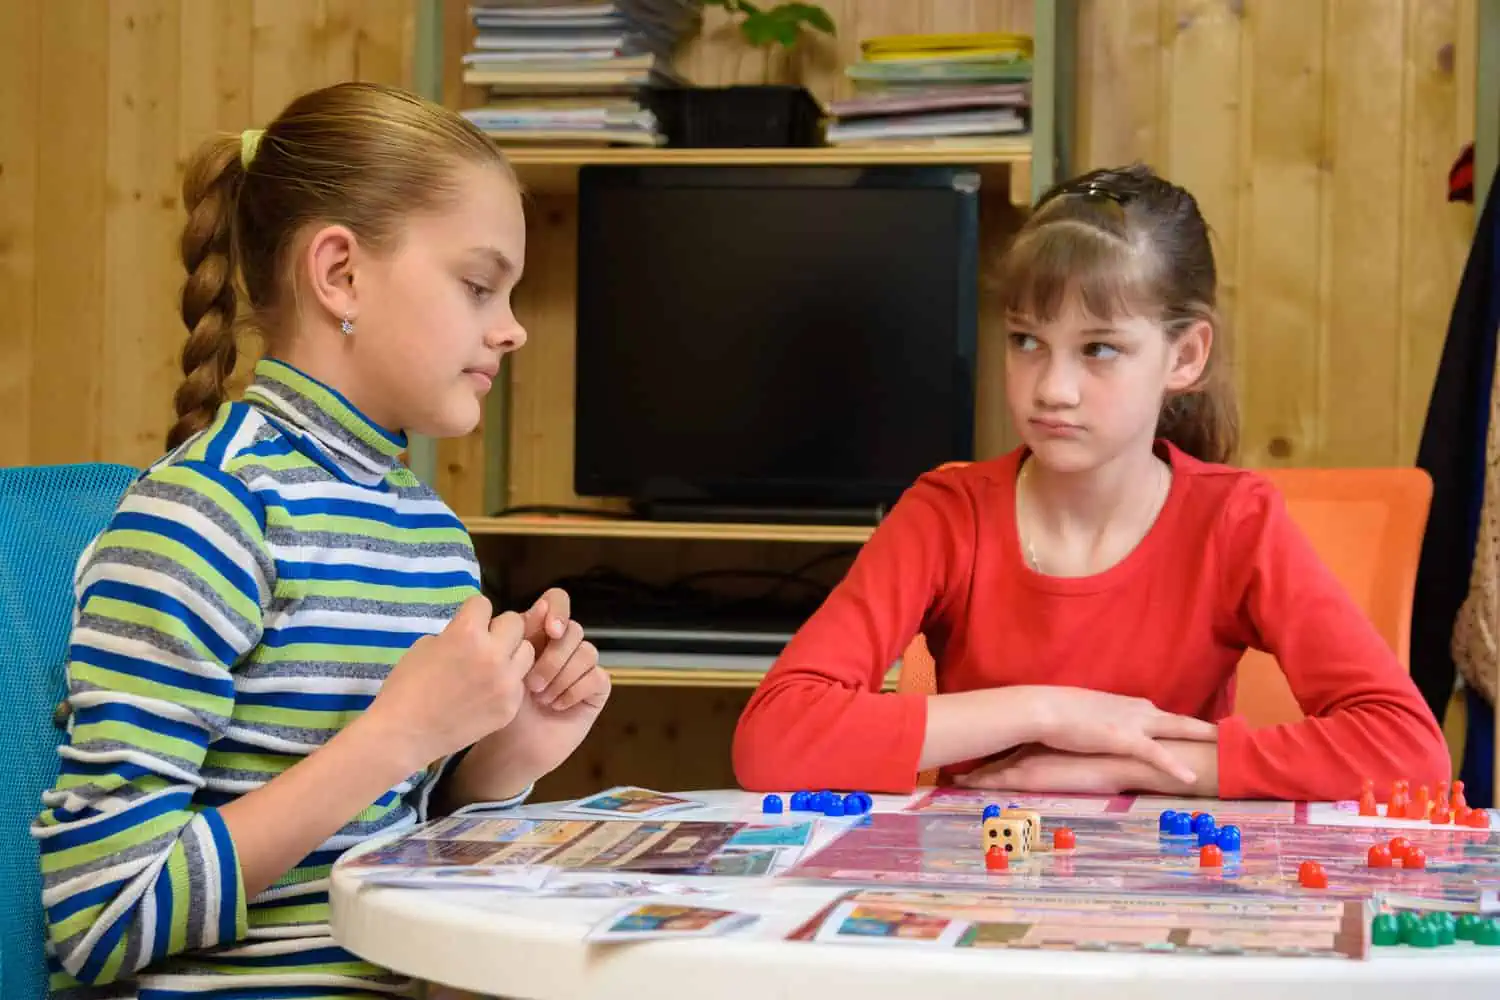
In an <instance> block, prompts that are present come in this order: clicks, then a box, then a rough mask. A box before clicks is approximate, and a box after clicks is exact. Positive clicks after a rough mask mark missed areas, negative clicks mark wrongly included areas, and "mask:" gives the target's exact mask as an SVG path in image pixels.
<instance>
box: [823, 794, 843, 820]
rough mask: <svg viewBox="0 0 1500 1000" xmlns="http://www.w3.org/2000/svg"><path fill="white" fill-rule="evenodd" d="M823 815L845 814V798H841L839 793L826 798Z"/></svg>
mask: <svg viewBox="0 0 1500 1000" xmlns="http://www.w3.org/2000/svg"><path fill="white" fill-rule="evenodd" d="M823 815H824V816H842V815H844V802H843V800H842V799H840V798H839V797H838V796H837V795H830V796H828V798H827V800H825V801H824V803H823Z"/></svg>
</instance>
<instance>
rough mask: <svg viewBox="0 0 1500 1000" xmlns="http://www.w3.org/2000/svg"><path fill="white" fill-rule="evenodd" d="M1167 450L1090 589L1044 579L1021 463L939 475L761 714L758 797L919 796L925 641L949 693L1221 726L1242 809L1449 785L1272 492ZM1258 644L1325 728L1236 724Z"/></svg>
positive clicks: (785, 661)
mask: <svg viewBox="0 0 1500 1000" xmlns="http://www.w3.org/2000/svg"><path fill="white" fill-rule="evenodd" d="M1164 447H1165V452H1164V454H1165V455H1166V457H1167V458H1168V459H1169V460H1170V462H1171V464H1172V469H1173V472H1174V476H1173V482H1172V487H1171V490H1170V492H1169V494H1168V497H1167V500H1166V503H1165V505H1164V506H1163V508H1162V510H1161V513H1160V514H1159V515H1158V517H1157V520H1156V523H1155V524H1154V525H1153V526H1152V528H1151V530H1150V531H1149V532H1148V533H1147V535H1146V537H1145V538H1144V539H1143V540H1142V541H1141V543H1140V544H1139V545H1138V546H1137V547H1136V548H1135V550H1134V551H1132V552H1131V553H1130V554H1129V555H1128V556H1126V557H1125V558H1124V559H1123V560H1121V561H1120V562H1119V563H1117V564H1116V565H1114V566H1113V567H1111V568H1109V569H1107V570H1105V571H1104V572H1102V573H1098V574H1096V575H1093V576H1088V577H1081V578H1061V577H1048V576H1043V575H1041V574H1038V573H1036V572H1034V571H1033V570H1032V569H1031V568H1030V567H1029V566H1028V565H1027V564H1026V563H1025V561H1024V560H1023V558H1022V556H1021V551H1020V544H1019V542H1018V540H1017V533H1016V519H1015V478H1016V472H1017V469H1018V461H1019V458H1020V452H1019V451H1016V452H1012V453H1010V454H1007V455H1004V456H1001V457H999V458H996V459H993V460H990V461H985V462H977V463H973V464H970V465H966V466H958V467H951V468H947V469H941V470H938V471H935V472H931V473H928V474H927V475H925V476H923V477H921V478H920V479H919V480H918V481H917V482H916V483H914V484H913V485H912V487H911V488H910V489H909V490H908V491H907V492H906V494H905V495H904V496H903V497H902V498H901V500H900V502H899V503H897V504H896V505H895V506H894V507H893V508H892V510H891V512H890V514H889V516H888V517H887V518H886V520H885V521H884V522H883V523H882V524H881V525H880V527H879V528H878V529H877V530H876V531H875V532H874V534H873V536H872V537H871V538H870V540H869V541H868V542H867V543H866V544H865V546H864V547H863V548H862V549H861V551H860V553H859V555H858V557H857V558H856V559H855V562H854V565H853V566H852V567H851V569H850V571H849V573H848V574H847V575H846V577H845V578H844V579H843V580H842V581H841V582H840V583H839V584H838V586H837V587H836V588H835V589H834V591H833V592H832V594H830V596H829V597H828V599H827V600H826V601H825V602H824V604H823V605H822V607H820V608H819V610H818V611H817V612H816V613H815V614H814V615H813V616H812V617H811V618H810V619H809V620H808V621H807V623H806V624H805V625H804V626H803V627H802V628H801V629H800V630H799V631H798V633H797V634H796V636H795V637H794V638H793V639H792V641H791V642H790V643H789V644H788V645H787V647H786V649H785V650H784V651H783V653H782V655H781V656H780V657H779V659H778V660H777V662H776V664H775V665H774V666H773V667H772V669H771V671H770V673H769V674H767V676H766V678H765V680H764V681H763V682H762V683H761V685H760V686H759V688H758V689H757V691H756V692H755V694H754V696H753V697H752V698H751V700H750V703H749V704H748V705H747V706H746V709H745V712H744V714H743V715H742V716H741V718H740V721H739V725H738V727H737V730H736V732H735V740H734V766H735V771H736V775H737V777H738V779H739V781H740V783H741V784H742V785H743V786H744V787H746V788H748V789H755V790H768V789H795V788H856V789H864V790H868V791H893V792H899V791H907V790H910V789H911V788H912V787H913V786H914V784H915V782H916V776H917V764H918V759H919V756H920V753H921V748H922V743H923V739H924V736H925V729H926V721H927V702H926V698H925V696H923V695H918V694H897V693H882V692H881V690H880V689H881V684H882V681H883V679H884V675H885V674H886V672H887V670H888V669H889V666H890V664H892V663H894V662H895V661H896V659H897V658H898V657H899V656H900V655H901V653H902V651H903V650H904V649H905V648H906V646H907V644H908V643H909V642H910V640H911V639H912V637H913V636H915V635H916V634H917V633H919V632H920V633H922V634H924V635H925V636H926V638H927V642H928V646H929V648H930V649H931V651H932V654H933V656H934V658H935V660H936V663H937V677H938V690H939V691H941V692H945V693H946V692H957V691H972V690H975V689H980V688H992V687H1003V686H1006V685H1019V684H1049V685H1066V686H1075V687H1086V688H1092V689H1095V690H1099V691H1109V692H1114V693H1117V694H1122V695H1133V696H1138V697H1144V698H1149V699H1150V700H1151V701H1153V702H1155V703H1156V704H1157V705H1158V706H1159V707H1160V708H1162V709H1164V710H1167V711H1171V712H1176V713H1179V714H1183V715H1192V716H1196V717H1198V718H1202V719H1207V720H1210V721H1214V722H1217V723H1218V726H1219V734H1218V764H1219V794H1220V796H1221V797H1223V798H1273V799H1306V800H1331V799H1340V798H1354V797H1357V796H1358V794H1359V790H1360V784H1361V782H1362V780H1363V779H1364V778H1366V777H1370V778H1373V779H1375V780H1376V781H1377V782H1383V783H1384V786H1385V787H1388V786H1389V782H1390V781H1391V780H1393V779H1394V778H1397V777H1404V778H1407V779H1409V780H1410V781H1411V785H1412V787H1413V788H1415V787H1416V786H1417V785H1418V784H1420V783H1428V784H1433V785H1435V784H1436V783H1437V782H1438V781H1440V780H1444V779H1446V778H1447V777H1448V774H1449V771H1450V761H1449V756H1448V751H1447V748H1446V745H1445V743H1444V740H1443V735H1442V731H1441V729H1440V728H1439V726H1438V723H1437V720H1436V719H1435V718H1433V715H1432V712H1431V711H1430V710H1429V709H1428V707H1427V704H1426V702H1425V701H1423V700H1422V698H1421V696H1420V694H1419V693H1418V691H1417V689H1416V686H1415V685H1414V684H1413V683H1412V681H1411V679H1410V677H1409V676H1408V675H1407V673H1406V672H1405V671H1404V670H1403V669H1402V668H1401V665H1400V663H1399V661H1398V660H1397V659H1396V657H1395V655H1394V653H1393V652H1392V651H1391V649H1390V647H1389V646H1388V645H1387V644H1386V643H1385V641H1384V640H1383V639H1382V638H1381V636H1380V634H1379V633H1378V632H1377V631H1376V630H1375V628H1374V626H1373V625H1372V624H1371V623H1370V622H1369V620H1368V619H1367V618H1366V616H1365V615H1364V613H1363V612H1362V611H1361V610H1360V609H1359V607H1358V605H1356V604H1355V603H1354V602H1353V600H1352V599H1351V598H1350V597H1349V596H1348V595H1347V593H1346V592H1345V591H1344V589H1343V588H1342V586H1341V585H1340V584H1339V582H1338V581H1337V579H1336V578H1335V577H1334V576H1333V575H1332V573H1331V572H1330V571H1329V570H1328V569H1327V568H1326V567H1325V566H1324V565H1323V563H1322V561H1321V560H1320V559H1319V558H1318V556H1317V554H1316V553H1315V552H1314V550H1313V549H1312V547H1311V545H1310V544H1309V542H1308V541H1307V539H1306V538H1305V537H1304V536H1303V534H1302V533H1301V531H1300V530H1299V529H1298V528H1297V526H1296V525H1295V524H1294V523H1293V522H1292V520H1291V519H1290V517H1289V515H1288V514H1287V512H1286V509H1285V506H1284V504H1283V502H1282V500H1281V497H1280V495H1279V494H1278V493H1277V492H1276V490H1275V488H1274V487H1273V486H1272V485H1271V484H1270V483H1269V482H1268V481H1267V480H1266V479H1265V478H1264V477H1262V476H1259V475H1257V474H1255V473H1253V472H1249V471H1246V470H1243V469H1235V468H1230V467H1228V466H1222V465H1213V464H1209V463H1204V462H1200V461H1198V460H1196V459H1194V458H1192V457H1190V456H1188V455H1187V454H1185V453H1183V452H1181V451H1180V450H1178V449H1176V448H1174V447H1172V446H1170V445H1165V446H1164ZM1247 647H1254V648H1258V649H1263V650H1266V651H1267V652H1270V653H1271V654H1273V655H1274V656H1275V657H1276V659H1277V661H1278V662H1279V663H1280V665H1281V668H1282V670H1283V671H1284V672H1285V674H1286V677H1287V681H1288V683H1289V686H1290V688H1291V691H1292V693H1293V694H1294V695H1295V696H1296V699H1297V701H1298V703H1299V704H1300V705H1301V707H1302V711H1303V712H1304V714H1305V716H1306V718H1304V719H1302V720H1300V721H1298V722H1295V723H1288V724H1285V725H1275V726H1267V727H1263V728H1259V729H1251V728H1250V727H1249V726H1248V725H1247V724H1246V723H1245V721H1244V720H1243V719H1242V718H1239V717H1236V716H1233V715H1231V714H1230V712H1231V708H1232V704H1231V703H1232V695H1231V690H1232V680H1233V675H1234V670H1235V667H1236V665H1237V663H1238V662H1239V659H1240V656H1241V654H1242V652H1243V651H1244V650H1245V649H1246V648H1247Z"/></svg>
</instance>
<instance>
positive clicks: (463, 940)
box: [331, 791, 1500, 1000]
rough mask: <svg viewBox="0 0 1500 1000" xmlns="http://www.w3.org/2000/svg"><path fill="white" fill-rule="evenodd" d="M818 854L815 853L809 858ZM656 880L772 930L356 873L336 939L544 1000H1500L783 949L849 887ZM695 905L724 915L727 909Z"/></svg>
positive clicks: (1491, 977)
mask: <svg viewBox="0 0 1500 1000" xmlns="http://www.w3.org/2000/svg"><path fill="white" fill-rule="evenodd" d="M683 794H685V795H691V796H692V797H694V798H699V799H704V800H706V801H707V802H708V805H707V806H706V807H704V808H701V809H695V810H692V811H690V812H680V813H674V814H672V816H671V818H673V819H704V820H726V819H741V820H751V819H753V818H754V817H757V816H759V815H760V809H759V803H760V796H758V795H750V794H747V793H742V792H696V791H695V792H685V793H683ZM910 801H911V799H910V798H908V797H906V796H876V797H875V809H876V811H880V812H884V811H897V810H899V809H901V808H902V807H904V806H905V805H907V804H908V803H909V802H910ZM555 809H556V805H555V804H554V805H553V806H552V807H551V808H550V809H549V808H548V807H547V806H545V805H532V806H526V807H522V808H521V809H518V810H515V814H517V815H528V814H530V815H538V814H543V813H545V814H547V815H555ZM371 846H374V845H371ZM817 846H819V845H818V843H817V842H816V841H815V842H814V844H813V845H811V847H810V848H809V849H810V850H811V849H815V848H816V847H817ZM362 849H368V848H362ZM356 853H358V852H356ZM559 877H562V878H568V879H573V878H583V877H596V876H584V875H581V874H573V873H569V874H566V875H562V876H559ZM632 877H636V876H634V875H633V874H632ZM659 877H660V878H663V879H667V880H670V881H673V882H677V883H682V882H684V881H691V882H692V883H693V884H694V885H701V886H708V887H713V888H720V887H722V888H723V889H725V890H730V889H732V890H733V893H734V895H733V902H732V904H727V905H730V907H731V908H734V909H753V910H755V911H757V912H758V913H760V915H761V920H760V921H759V923H758V924H757V925H756V932H755V934H754V936H738V935H735V936H727V937H711V938H700V939H696V940H674V941H639V942H628V943H624V944H599V943H593V942H588V941H585V940H584V935H585V934H586V932H587V931H588V929H589V928H590V927H591V926H592V925H594V924H595V923H596V922H598V921H600V920H602V919H603V918H604V917H606V916H607V915H608V914H610V913H611V912H613V911H615V910H617V909H619V908H620V907H621V906H622V905H623V904H624V903H627V902H629V900H620V899H577V898H533V897H526V896H515V895H509V894H502V893H486V892H483V891H482V890H477V889H469V890H433V889H396V888H382V887H374V886H369V885H362V884H361V883H360V881H359V877H358V875H356V874H355V873H353V872H351V871H349V870H347V869H345V868H343V867H336V868H335V869H334V872H333V876H332V888H331V894H332V908H333V934H334V937H335V939H336V940H337V941H338V942H339V944H340V945H342V946H343V947H344V948H346V949H348V950H349V951H351V952H353V953H354V954H356V955H358V956H360V957H362V958H364V959H365V960H367V961H370V962H374V963H376V964H378V965H380V966H382V967H384V968H388V969H391V970H393V971H395V972H398V973H401V974H403V975H408V976H413V977H415V978H417V979H421V980H424V981H426V982H429V983H433V984H441V985H444V986H449V987H454V988H457V989H461V990H467V991H471V992H474V993H478V994H481V995H487V996H501V997H516V998H534V1000H574V998H579V1000H581V998H585V997H587V998H589V1000H675V998H679V997H680V998H683V1000H688V998H691V1000H714V998H725V1000H769V998H793V997H807V998H809V1000H828V998H830V997H839V996H849V997H858V998H859V1000H912V998H913V997H921V998H923V1000H927V998H936V997H962V998H964V1000H973V998H974V997H976V996H987V997H991V996H996V995H998V994H997V991H1003V994H1004V995H1005V996H1006V997H1024V998H1027V1000H1075V998H1089V1000H1096V998H1110V1000H1134V998H1139V1000H1161V997H1162V996H1163V995H1171V994H1164V993H1163V990H1170V989H1173V988H1181V987H1194V988H1195V989H1196V990H1198V991H1202V992H1198V993H1194V994H1192V995H1195V996H1211V997H1212V998H1213V1000H1268V998H1271V997H1274V998H1277V1000H1332V998H1336V997H1350V998H1357V1000H1412V998H1413V997H1414V996H1423V995H1425V996H1463V997H1468V996H1472V997H1475V998H1479V997H1500V948H1484V949H1477V948H1476V949H1459V950H1456V951H1455V950H1454V949H1451V948H1439V949H1433V950H1426V949H1416V948H1410V947H1404V946H1403V947H1395V948H1391V947H1383V948H1378V949H1374V952H1373V956H1372V958H1370V959H1369V960H1367V961H1354V960H1349V959H1322V958H1301V959H1296V958H1282V957H1276V958H1271V957H1254V958H1251V957H1238V956H1212V957H1208V956H1174V955H1153V954H1128V953H1105V952H1062V951H1030V950H997V951H980V950H969V949H962V950H960V949H947V950H925V949H915V948H902V947H899V946H898V947H875V946H849V945H838V944H829V945H825V944H814V943H810V942H803V941H785V940H781V939H780V938H782V937H784V936H785V935H786V934H787V933H789V932H791V931H792V930H793V929H795V928H796V927H798V926H800V925H802V924H803V923H804V922H805V921H806V920H807V918H808V917H809V916H810V915H811V914H812V913H813V912H815V911H816V910H817V909H818V908H819V907H820V906H821V905H823V904H826V903H827V902H829V901H831V900H832V899H833V898H834V897H836V896H837V895H839V894H840V893H841V892H843V891H846V890H848V889H849V888H851V886H850V885H831V884H812V883H807V882H793V881H790V880H775V879H766V878H759V879H752V878H713V879H707V878H699V879H692V880H685V879H682V878H674V877H671V876H659ZM653 898H657V897H653ZM689 898H690V899H698V900H702V901H704V902H705V905H710V906H712V905H726V904H725V900H724V899H723V898H720V899H718V900H715V899H714V898H713V897H689ZM979 991H983V993H980V992H979ZM1465 991H1467V992H1465Z"/></svg>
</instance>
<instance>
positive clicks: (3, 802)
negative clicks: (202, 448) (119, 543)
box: [0, 464, 138, 1000]
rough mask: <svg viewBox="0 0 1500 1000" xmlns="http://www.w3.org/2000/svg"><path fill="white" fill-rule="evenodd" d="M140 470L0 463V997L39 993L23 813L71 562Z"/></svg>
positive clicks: (34, 797)
mask: <svg viewBox="0 0 1500 1000" xmlns="http://www.w3.org/2000/svg"><path fill="white" fill-rule="evenodd" d="M137 475H138V473H137V471H136V470H135V469H131V468H127V467H126V466H123V465H109V464H83V465H57V466H40V467H22V468H0V635H3V636H4V642H0V732H3V733H4V734H5V751H6V752H5V755H4V759H3V762H0V768H3V774H0V997H4V998H5V1000H45V998H46V996H47V993H48V990H47V978H48V977H47V963H46V957H45V948H44V944H45V931H44V929H43V916H42V878H41V868H40V861H39V858H38V851H37V845H36V841H35V840H34V839H33V838H32V836H31V823H32V821H33V820H34V819H35V818H36V815H37V813H38V812H40V811H41V795H42V792H44V791H46V790H47V788H49V787H50V786H51V785H52V783H53V781H54V780H56V777H57V764H58V758H57V747H58V745H59V744H60V743H61V742H62V741H63V739H64V737H65V733H64V732H63V731H62V730H61V729H60V728H58V726H56V725H54V723H53V721H52V720H53V711H54V709H55V708H56V706H57V705H58V703H59V702H61V701H62V699H63V697H64V696H65V695H66V684H67V682H66V677H65V672H64V670H65V667H66V664H67V658H68V641H69V636H70V634H71V632H72V625H73V603H74V598H73V573H74V570H75V569H76V567H77V562H78V559H79V557H80V556H81V555H82V553H83V550H84V548H85V546H87V545H88V543H89V542H90V541H92V540H93V539H94V538H95V537H97V536H98V535H99V534H100V533H101V532H102V531H103V530H104V528H105V527H106V526H107V525H108V524H109V519H110V516H111V515H112V514H113V513H114V510H115V507H116V506H117V505H118V504H119V502H120V498H121V496H122V495H123V494H124V492H125V490H126V488H127V487H128V486H129V485H130V483H131V482H132V481H133V480H134V479H135V477H136V476H137Z"/></svg>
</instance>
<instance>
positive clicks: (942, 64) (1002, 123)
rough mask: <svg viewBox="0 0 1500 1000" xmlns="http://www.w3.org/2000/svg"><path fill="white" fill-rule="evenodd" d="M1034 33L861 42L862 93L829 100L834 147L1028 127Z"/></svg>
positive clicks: (857, 71)
mask: <svg viewBox="0 0 1500 1000" xmlns="http://www.w3.org/2000/svg"><path fill="white" fill-rule="evenodd" d="M1032 51H1033V48H1032V39H1031V37H1030V36H1029V35H1011V34H1003V33H995V32H982V33H969V34H947V35H888V36H883V37H879V38H869V39H866V40H865V41H863V42H862V43H861V44H860V59H859V61H857V62H855V63H852V64H851V65H850V66H849V67H848V68H847V69H846V70H845V72H846V74H847V75H848V76H849V78H850V79H851V80H852V81H853V83H854V90H855V93H854V96H853V97H850V98H848V99H845V100H840V101H834V102H832V103H830V104H829V106H828V113H829V115H830V116H831V120H830V121H829V123H828V127H827V141H828V143H829V145H837V146H848V145H880V144H891V143H899V144H903V145H910V144H917V143H921V144H932V145H946V144H962V145H965V146H973V145H981V144H983V143H985V142H986V141H991V142H996V143H999V142H1002V141H1004V140H1006V139H1008V138H1010V137H1013V136H1015V135H1018V134H1022V133H1025V132H1028V131H1029V130H1030V127H1031V125H1030V119H1031V66H1032V62H1031V57H1032Z"/></svg>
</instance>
